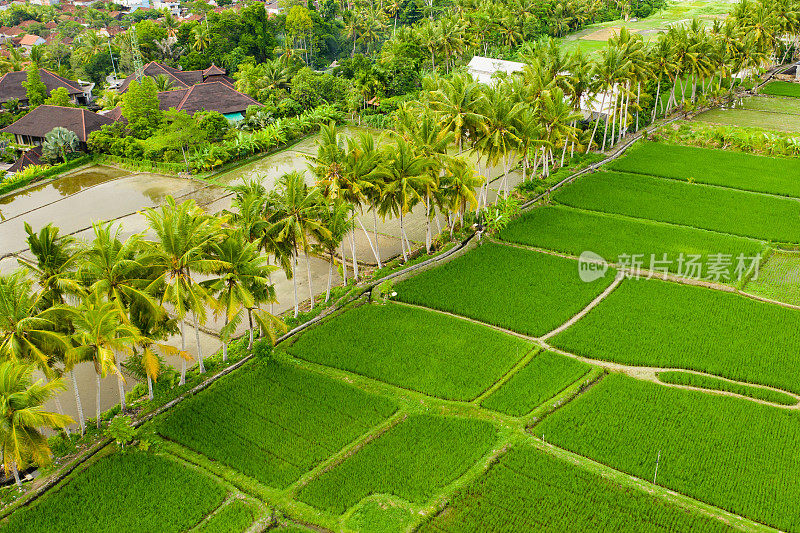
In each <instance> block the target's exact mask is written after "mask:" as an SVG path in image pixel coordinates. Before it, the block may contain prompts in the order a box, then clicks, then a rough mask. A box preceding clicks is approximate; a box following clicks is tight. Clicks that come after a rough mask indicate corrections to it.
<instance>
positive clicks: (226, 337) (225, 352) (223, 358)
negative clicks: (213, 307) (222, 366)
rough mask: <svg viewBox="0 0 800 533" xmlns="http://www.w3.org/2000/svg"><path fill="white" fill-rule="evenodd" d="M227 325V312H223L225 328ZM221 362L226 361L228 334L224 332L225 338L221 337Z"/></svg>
mask: <svg viewBox="0 0 800 533" xmlns="http://www.w3.org/2000/svg"><path fill="white" fill-rule="evenodd" d="M227 326H228V313H225V328H227ZM222 362H223V363H227V362H228V334H227V332H226V333H225V338H224V339H222Z"/></svg>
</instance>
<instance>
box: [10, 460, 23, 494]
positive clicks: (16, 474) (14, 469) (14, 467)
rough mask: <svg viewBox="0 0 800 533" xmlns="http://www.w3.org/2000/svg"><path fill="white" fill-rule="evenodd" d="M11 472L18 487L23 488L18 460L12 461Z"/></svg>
mask: <svg viewBox="0 0 800 533" xmlns="http://www.w3.org/2000/svg"><path fill="white" fill-rule="evenodd" d="M11 472H12V473H13V474H14V483H16V484H17V488H18V489H19V490H22V480H21V479H20V478H19V471H18V470H17V462H16V461H13V460H12V461H11Z"/></svg>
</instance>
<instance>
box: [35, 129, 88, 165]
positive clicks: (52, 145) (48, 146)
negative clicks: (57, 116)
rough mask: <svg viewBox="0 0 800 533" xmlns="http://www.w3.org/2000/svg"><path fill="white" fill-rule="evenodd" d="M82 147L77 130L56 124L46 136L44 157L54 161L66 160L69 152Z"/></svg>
mask: <svg viewBox="0 0 800 533" xmlns="http://www.w3.org/2000/svg"><path fill="white" fill-rule="evenodd" d="M79 149H80V141H78V136H77V135H75V132H73V131H70V130H68V129H67V128H63V127H61V126H56V127H55V128H53V129H52V130H50V131H49V132H47V133H46V134H45V136H44V143H42V158H43V159H45V160H47V161H52V162H64V161H66V160H67V157H68V156H69V154H72V153H75V152H77V151H78V150H79Z"/></svg>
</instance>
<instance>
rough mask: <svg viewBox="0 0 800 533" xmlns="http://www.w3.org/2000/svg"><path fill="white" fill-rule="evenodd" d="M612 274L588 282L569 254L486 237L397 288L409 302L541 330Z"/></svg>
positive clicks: (505, 325)
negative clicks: (559, 254) (564, 255)
mask: <svg viewBox="0 0 800 533" xmlns="http://www.w3.org/2000/svg"><path fill="white" fill-rule="evenodd" d="M613 279H614V272H613V271H610V272H608V273H606V276H605V277H604V278H601V279H599V280H596V281H594V282H592V283H584V282H583V281H581V279H580V277H579V276H578V264H577V263H576V262H575V261H573V260H571V259H564V258H562V257H556V256H553V255H548V254H542V253H538V252H531V251H528V250H521V249H518V248H514V247H511V246H504V245H501V244H494V243H485V244H483V245H481V246H480V247H479V248H477V249H475V250H472V251H470V252H469V253H467V254H464V255H463V256H461V257H459V258H457V259H454V260H452V261H450V262H448V263H445V264H444V265H442V266H439V267H436V268H434V269H432V270H428V271H426V272H423V273H421V274H419V275H417V276H415V277H413V278H411V279H409V280H407V281H404V282H401V283H399V284H398V285H397V287H396V288H397V293H398V298H399V299H400V300H403V301H405V302H410V303H414V304H418V305H424V306H427V307H432V308H434V309H440V310H442V311H448V312H451V313H455V314H457V315H462V316H466V317H469V318H474V319H476V320H480V321H481V322H486V323H488V324H493V325H495V326H500V327H503V328H506V329H510V330H513V331H518V332H520V333H524V334H526V335H532V336H540V335H543V334H545V333H547V332H548V331H551V330H553V329H555V328H556V327H558V326H560V325H561V324H563V323H564V322H566V321H567V320H569V319H570V318H571V317H572V316H573V315H575V314H576V313H577V312H578V311H580V310H581V309H583V308H584V307H585V306H586V305H587V304H588V303H589V302H591V301H592V300H593V299H594V298H595V297H596V296H597V295H598V294H600V293H601V292H603V290H604V289H605V288H606V287H607V286H608V285H610V284H611V282H612V280H613Z"/></svg>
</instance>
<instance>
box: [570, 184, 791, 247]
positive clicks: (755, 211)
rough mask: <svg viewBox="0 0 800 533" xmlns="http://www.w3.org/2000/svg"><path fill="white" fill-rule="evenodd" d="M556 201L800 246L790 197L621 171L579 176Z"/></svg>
mask: <svg viewBox="0 0 800 533" xmlns="http://www.w3.org/2000/svg"><path fill="white" fill-rule="evenodd" d="M554 198H555V200H557V201H558V202H560V203H562V204H566V205H569V206H572V207H579V208H582V209H589V210H592V211H602V212H606V213H619V214H622V215H628V216H632V217H637V218H645V219H650V220H657V221H661V222H670V223H673V224H681V225H684V226H691V227H695V228H700V229H707V230H712V231H718V232H722V233H730V234H732V235H741V236H744V237H752V238H754V239H763V240H768V241H774V242H788V243H798V242H800V202H798V201H797V200H795V199H790V198H780V197H776V196H767V195H763V194H755V193H751V192H745V191H737V190H733V189H723V188H719V187H709V186H706V185H700V184H696V183H695V184H693V183H686V182H680V181H677V180H671V179H663V178H657V177H651V176H644V175H640V174H627V173H621V172H596V173H594V174H589V175H586V176H582V177H581V178H580V179H578V180H576V181H575V182H574V183H572V184H571V185H569V186H568V187H565V188H563V189H561V190H559V191H558V192H556V194H555V195H554ZM733 214H735V216H733Z"/></svg>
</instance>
